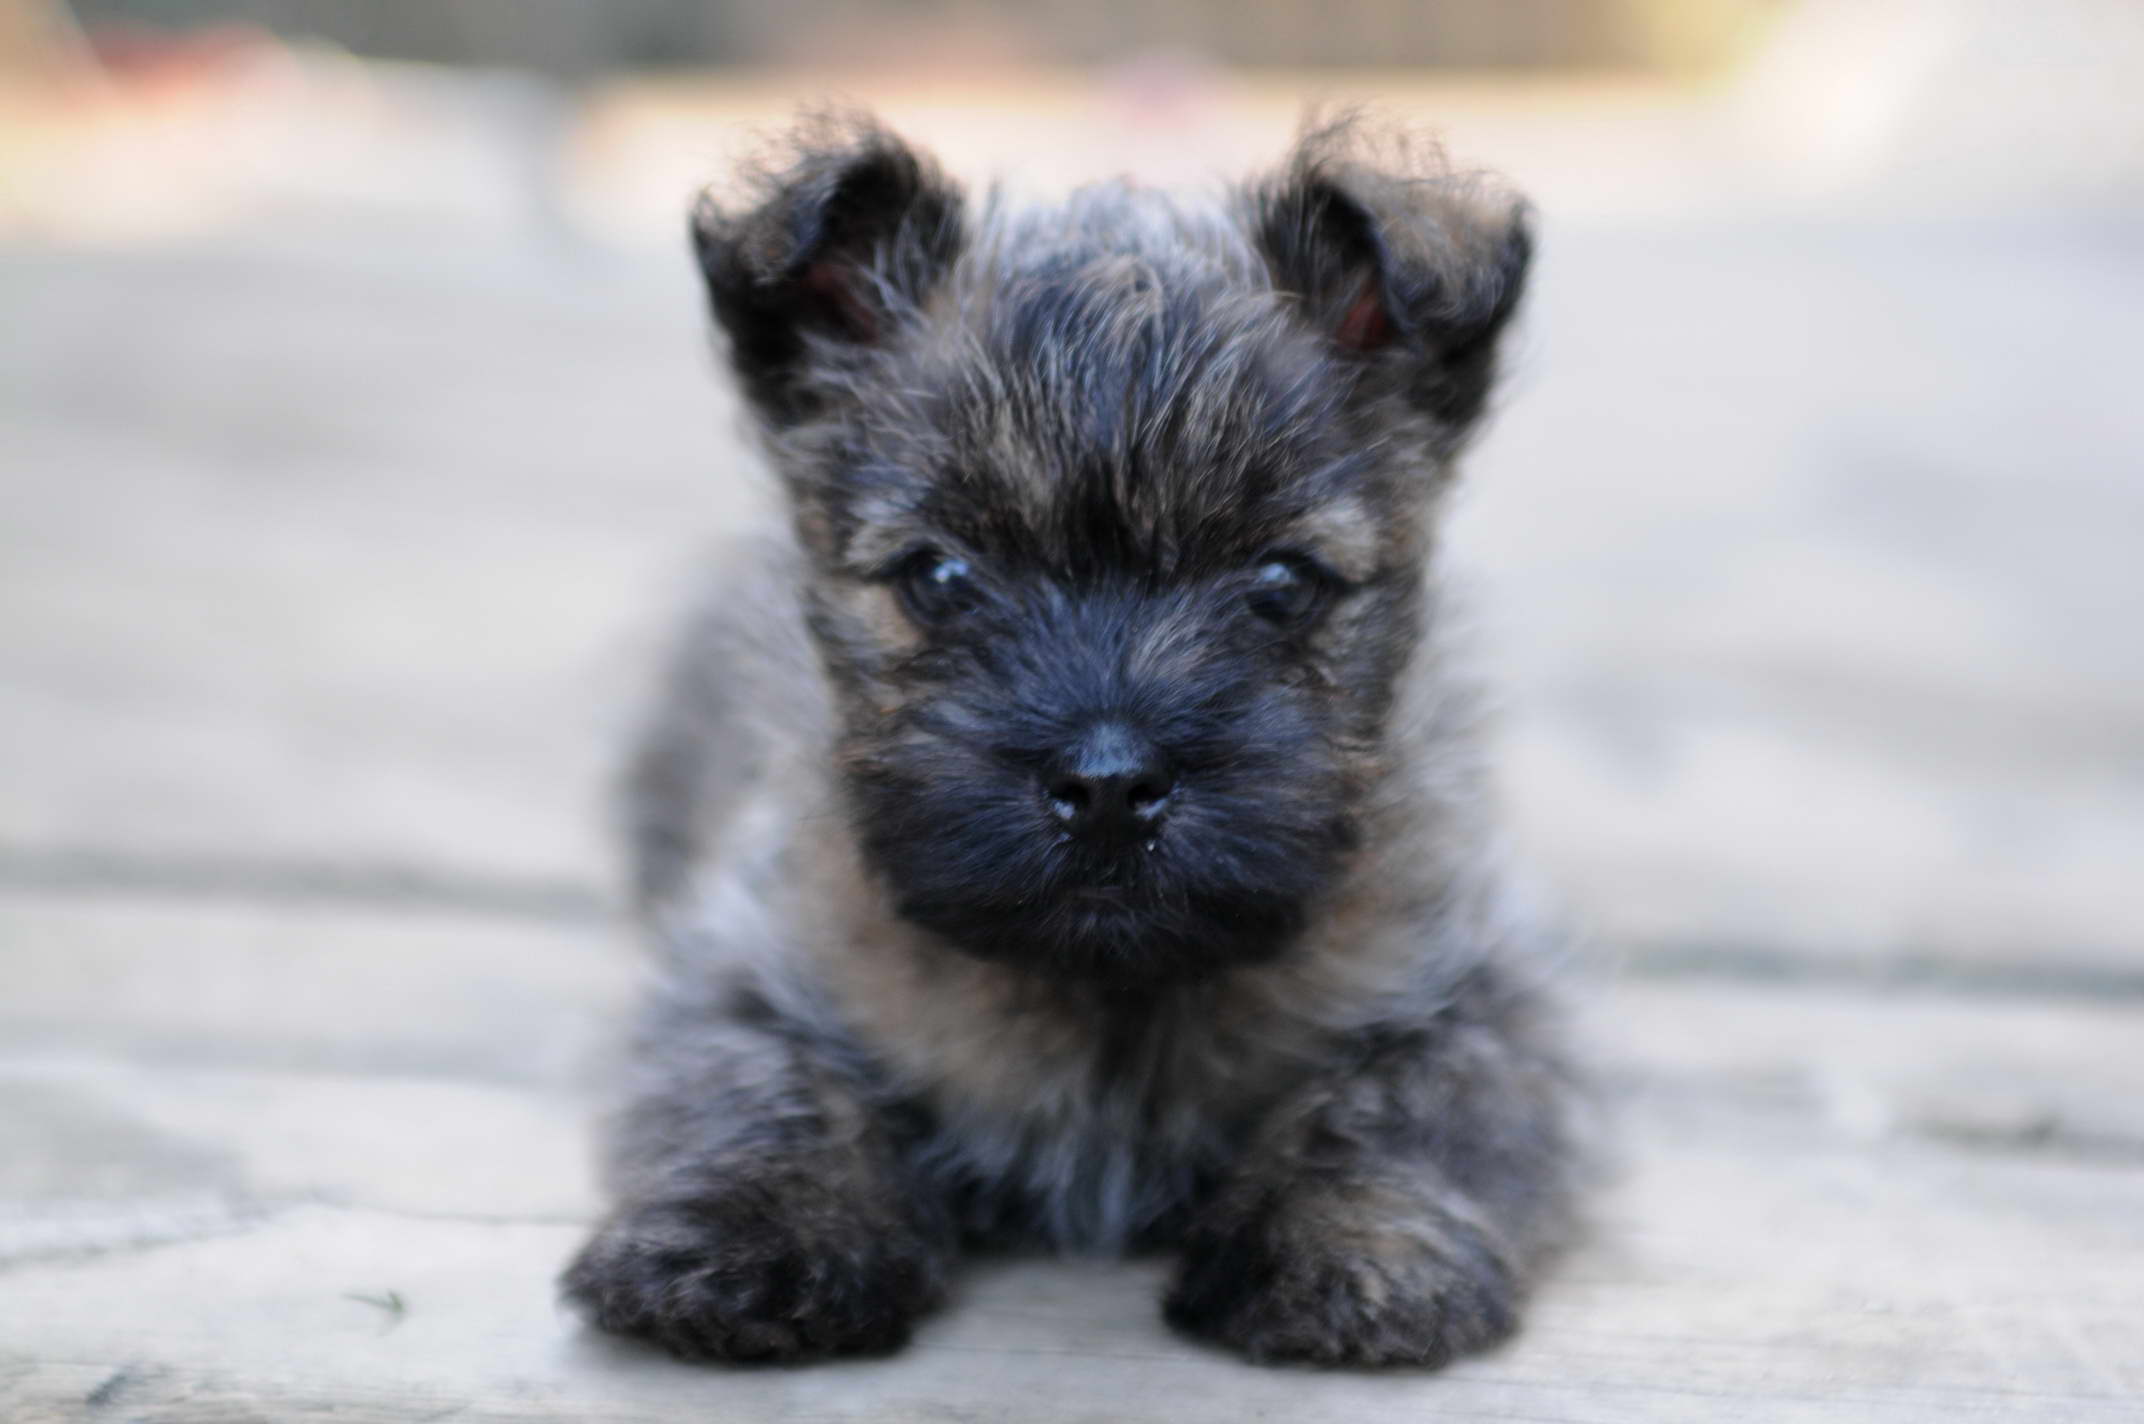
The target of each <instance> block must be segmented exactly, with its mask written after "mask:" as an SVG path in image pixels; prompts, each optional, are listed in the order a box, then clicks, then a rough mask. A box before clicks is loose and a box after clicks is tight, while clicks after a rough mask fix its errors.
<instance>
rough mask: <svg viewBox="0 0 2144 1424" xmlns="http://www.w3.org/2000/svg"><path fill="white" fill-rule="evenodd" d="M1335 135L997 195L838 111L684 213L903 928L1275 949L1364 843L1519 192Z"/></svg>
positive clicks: (1138, 974)
mask: <svg viewBox="0 0 2144 1424" xmlns="http://www.w3.org/2000/svg"><path fill="white" fill-rule="evenodd" d="M1362 147H1363V146H1362V145H1361V144H1360V143H1359V142H1358V140H1357V139H1356V137H1355V136H1354V135H1353V134H1352V133H1350V132H1348V131H1345V130H1342V131H1328V132H1325V133H1321V134H1318V135H1315V136H1313V137H1311V138H1310V139H1308V140H1306V141H1305V142H1304V144H1303V145H1302V146H1301V147H1300V148H1299V149H1298V150H1297V152H1296V153H1295V154H1294V155H1293V156H1292V158H1291V159H1290V160H1289V161H1288V163H1287V164H1286V166H1285V167H1284V168H1283V170H1282V171H1281V172H1280V173H1279V174H1278V175H1276V176H1274V177H1272V178H1271V179H1269V180H1266V181H1263V182H1260V183H1257V184H1254V185H1250V186H1248V187H1246V188H1244V189H1242V190H1240V191H1238V192H1236V193H1235V194H1233V195H1232V196H1231V198H1230V200H1229V201H1228V202H1227V203H1225V204H1222V205H1218V206H1216V207H1215V208H1213V209H1211V210H1190V209H1185V208H1181V207H1178V206H1175V205H1173V204H1171V203H1169V202H1167V201H1165V200H1162V199H1160V198H1158V197H1156V196H1154V195H1151V194H1147V193H1143V192H1140V191H1138V190H1135V189H1131V188H1128V187H1125V186H1122V185H1112V186H1107V187H1101V188H1095V189H1090V190H1086V191H1083V192H1081V193H1079V194H1076V195H1075V196H1074V197H1073V198H1072V199H1071V200H1070V201H1069V202H1068V203H1067V204H1065V205H1064V206H1063V207H1061V208H1057V209H1053V210H1050V211H1047V212H1039V213H1027V214H1010V213H1006V212H1002V211H999V210H997V209H996V208H994V207H992V208H989V209H986V210H984V211H982V212H975V211H972V210H971V209H970V208H969V207H968V205H967V204H966V203H965V201H964V199H963V196H962V194H961V192H960V190H959V189H958V188H956V187H955V186H953V185H952V184H951V183H949V182H948V181H947V180H946V179H945V178H943V177H942V176H941V175H940V174H939V173H938V172H937V171H936V169H935V168H934V167H933V166H932V165H931V164H930V163H929V161H928V160H926V159H925V158H923V157H921V156H919V155H918V154H916V153H914V152H913V151H911V150H910V149H908V148H907V147H905V146H904V145H902V144H901V143H900V142H899V141H897V140H895V139H894V138H892V137H890V136H889V135H887V134H885V133H883V132H882V131H879V130H877V129H875V128H872V127H870V126H868V125H866V124H855V123H852V124H849V125H846V126H831V125H828V126H821V127H819V128H817V129H815V130H813V131H811V132H810V133H808V134H807V135H806V137H805V139H804V141H802V142H801V143H800V144H799V146H798V150H797V153H796V155H795V156H794V158H793V159H792V160H791V161H790V162H788V163H787V164H785V165H784V166H782V167H781V168H779V169H778V170H776V171H770V172H769V173H768V174H766V175H765V176H764V178H763V182H762V191H761V192H760V193H759V194H758V195H757V199H756V201H755V202H753V203H749V204H746V205H743V206H740V207H738V208H737V209H735V210H726V209H723V208H721V207H718V206H717V205H715V204H713V203H712V202H705V203H703V204H702V205H701V207H700V209H699V210H698V211H697V212H696V214H695V216H694V223H693V235H694V241H695V245H696V249H697V252H698V255H699V258H700V262H701V265H702V268H703V270H704V271H705V273H706V276H707V280H708V284H709V289H710V293H711V295H712V299H713V305H714V309H715V313H716V315H717V317H718V319H719V321H720V322H721V324H722V325H723V327H724V328H725V330H726V331H727V333H728V335H729V339H730V347H731V352H732V357H733V360H734V362H735V364H736V367H737V371H738V374H739V376H740V378H741V381H742V384H743V387H744V390H745V392H746V394H747V396H748V398H749V400H750V401H751V403H752V405H753V407H754V409H755V411H756V413H757V415H758V417H759V419H760V421H761V424H762V426H763V428H764V430H765V432H766V434H767V436H768V443H769V448H770V450H771V452H772V454H773V457H774V461H775V464H776V467H777V469H778V470H779V472H780V474H781V476H782V479H783V482H784V484H785V486H786V489H787V491H788V494H789V497H790V500H791V503H792V507H793V511H794V515H795V521H796V528H797V531H798V536H799V539H800V542H801V543H802V545H803V546H804V549H805V552H806V554H807V556H808V561H809V564H810V567H811V568H812V570H813V575H812V580H811V586H810V587H809V589H808V590H807V606H808V608H809V612H810V619H811V626H812V631H813V634H814V636H815V637H816V639H817V640H818V642H819V645H820V649H821V652H822V655H823V659H824V664H825V667H826V671H827V675H828V677H829V679H830V682H831V685H832V687H833V689H834V692H835V697H836V703H837V705H838V707H839V710H840V719H839V721H840V727H841V736H840V745H839V756H840V760H841V765H840V770H841V774H842V777H843V780H844V784H845V786H846V788H847V790H848V793H849V796H850V802H851V807H852V810H853V814H854V816H855V819H856V822H857V825H858V827H859V830H860V836H861V840H862V843H863V845H864V847H865V849H866V852H867V854H868V856H869V857H870V859H871V861H872V863H873V865H874V867H875V868H876V870H877V871H878V872H879V873H881V874H882V875H883V876H884V877H885V878H886V880H887V882H888V884H889V886H890V889H891V891H892V894H893V897H894V899H895V901H896V903H897V904H898V905H899V906H900V910H901V913H902V914H904V915H906V916H907V917H908V918H910V919H911V920H913V921H915V922H917V923H919V924H921V925H923V926H925V927H927V928H929V929H931V930H933V931H936V932H938V933H940V934H942V935H943V936H945V937H946V938H947V939H948V940H950V941H951V942H952V943H953V944H955V945H957V946H959V947H960V948H962V949H964V950H967V951H969V952H971V953H974V954H978V955H983V956H987V957H991V958H996V959H1003V960H1006V961H1010V962H1014V963H1017V964H1020V965H1023V966H1027V967H1030V968H1032V969H1034V970H1036V971H1038V972H1043V973H1052V974H1060V975H1075V976H1081V977H1099V978H1104V979H1114V980H1118V981H1121V982H1128V983H1143V982H1152V981H1158V980H1169V979H1181V978H1188V977H1196V976H1198V975H1202V974H1207V973H1211V972H1213V971H1215V970H1218V969H1221V968H1224V967H1226V966H1229V965H1232V964H1240V963H1246V962H1252V961H1256V960H1259V959H1262V958H1267V957H1270V956H1272V955H1274V954H1277V953H1279V952H1281V951H1283V950H1284V949H1285V948H1286V947H1287V946H1288V944H1289V942H1290V941H1291V939H1292V938H1293V937H1294V936H1295V935H1296V933H1297V932H1298V930H1299V929H1300V928H1301V926H1302V925H1303V923H1304V921H1305V919H1306V916H1307V915H1308V914H1309V913H1310V912H1311V910H1312V909H1313V908H1314V906H1315V904H1316V901H1317V899H1318V897H1319V895H1320V893H1321V892H1322V891H1324V890H1325V889H1326V888H1327V887H1329V886H1330V885H1331V884H1332V882H1333V880H1334V878H1335V877H1336V875H1337V874H1338V873H1339V872H1340V870H1341V869H1342V868H1343V866H1344V865H1345V863H1346V861H1347V859H1348V857H1349V855H1350V852H1351V850H1352V848H1353V847H1354V845H1355V844H1356V842H1357V841H1358V839H1359V838H1360V834H1361V832H1362V830H1363V813H1364V811H1365V809H1366V804H1367V799H1368V797H1369V796H1370V794H1371V793H1372V791H1373V789H1374V787H1375V785H1376V783H1377V781H1378V778H1379V776H1380V775H1381V774H1382V772H1383V770H1384V767H1385V760H1386V758H1385V750H1386V740H1385V739H1386V724H1387V721H1388V716H1389V712H1390V709H1391V705H1392V702H1393V697H1394V690H1395V685H1396V683H1397V681H1398V679H1399V677H1400V676H1401V674H1402V672H1403V671H1404V670H1405V668H1406V665H1407V663H1408V661H1409V659H1410V657H1411V656H1412V655H1413V653H1414V650H1415V646H1416V644H1417V642H1418V641H1419V639H1418V632H1419V621H1420V617H1421V601H1422V577H1423V565H1424V562H1425V559H1426V558H1427V555H1428V548H1429V537H1430V523H1431V514H1432V512H1433V507H1434V505H1435V503H1436V496H1437V494H1438V492H1439V490H1440V489H1441V488H1442V486H1443V483H1444V481H1445V477H1446V472H1447V469H1448V465H1449V462H1450V459H1451V457H1452V455H1453V453H1454V452H1455V450H1456V449H1457V448H1458V446H1459V444H1460V442H1461V441H1462V439H1463V438H1464V436H1465V435H1466V433H1467V431H1468V429H1469V427H1470V426H1471V425H1472V423H1473V422H1474V421H1475V419H1476V417H1477V416H1478V415H1479V413H1480V411H1481V408H1482V405H1483V402H1484V400H1485V398H1486V395H1487V392H1488V389H1489V385H1490V381H1491V377H1492V367H1493V362H1494V349H1495V343H1496V338H1497V336H1498V333H1499V331H1500V330H1501V329H1502V327H1503V326H1504V324H1505V322H1506V320H1507V318H1508V317H1509V316H1510V314H1511V312H1512V309H1513V307H1514V306H1515V304H1516V303H1517V300H1518V296H1519V292H1520V286H1521V283H1522V280H1523V277H1524V273H1525V268H1526V263H1527V256H1528V250H1529V242H1528V236H1527V232H1526V228H1525V225H1524V222H1523V215H1522V214H1521V212H1520V211H1519V210H1518V208H1517V207H1516V205H1515V204H1513V203H1512V202H1510V201H1509V200H1508V199H1501V198H1497V197H1495V196H1494V195H1490V194H1485V193H1484V192H1483V191H1481V190H1480V189H1479V188H1478V187H1476V186H1474V185H1469V184H1466V183H1463V182H1460V181H1458V180H1455V179H1453V178H1451V177H1449V176H1447V175H1446V174H1444V173H1443V172H1442V170H1441V169H1438V168H1435V167H1426V168H1410V167H1408V166H1406V165H1404V164H1401V165H1399V166H1393V165H1391V164H1380V163H1378V162H1375V161H1372V160H1371V159H1368V158H1366V157H1364V156H1362Z"/></svg>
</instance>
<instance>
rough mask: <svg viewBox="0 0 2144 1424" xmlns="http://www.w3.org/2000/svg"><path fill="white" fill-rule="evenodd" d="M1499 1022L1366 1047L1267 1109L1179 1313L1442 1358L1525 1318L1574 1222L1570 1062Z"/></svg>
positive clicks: (1262, 1346)
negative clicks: (1525, 1305) (1539, 1280)
mask: <svg viewBox="0 0 2144 1424" xmlns="http://www.w3.org/2000/svg"><path fill="white" fill-rule="evenodd" d="M1530 1037H1531V1034H1530V1033H1529V1032H1528V1030H1527V1029H1526V1027H1525V1026H1524V1025H1523V1024H1521V1023H1518V1022H1515V1021H1510V1020H1502V1021H1500V1020H1499V1019H1497V1018H1490V1019H1482V1018H1472V1017H1446V1018H1443V1019H1440V1020H1439V1021H1438V1022H1436V1023H1434V1024H1432V1025H1429V1026H1427V1027H1424V1028H1421V1029H1418V1030H1409V1031H1405V1032H1399V1033H1395V1034H1392V1035H1389V1036H1387V1037H1386V1038H1384V1040H1383V1041H1382V1042H1379V1043H1377V1044H1375V1045H1373V1046H1370V1047H1368V1048H1367V1049H1366V1051H1365V1053H1364V1054H1363V1055H1362V1056H1361V1057H1360V1058H1358V1059H1357V1060H1356V1063H1355V1065H1354V1066H1353V1067H1352V1069H1351V1070H1350V1071H1346V1072H1342V1073H1338V1074H1335V1075H1332V1076H1330V1077H1326V1078H1323V1079H1320V1080H1318V1081H1315V1082H1313V1083H1311V1084H1309V1085H1306V1086H1305V1087H1304V1088H1302V1089H1301V1090H1299V1091H1298V1092H1297V1093H1295V1094H1294V1095H1293V1096H1292V1097H1290V1098H1288V1099H1287V1100H1285V1101H1284V1102H1283V1103H1282V1104H1281V1105H1280V1106H1279V1107H1278V1108H1277V1109H1276V1110H1275V1111H1274V1112H1273V1113H1272V1115H1271V1116H1270V1117H1269V1118H1268V1119H1267V1120H1266V1121H1265V1123H1264V1124H1263V1126H1262V1127H1261V1128H1260V1130H1259V1132H1258V1133H1257V1135H1256V1137H1255V1139H1254V1142H1253V1144H1252V1147H1251V1149H1250V1150H1249V1152H1248V1153H1247V1154H1246V1155H1245V1157H1244V1159H1243V1160H1242V1161H1241V1162H1240V1164H1239V1165H1238V1167H1237V1169H1236V1171H1235V1173H1234V1174H1233V1176H1232V1177H1231V1178H1230V1179H1229V1180H1228V1181H1227V1182H1226V1184H1225V1185H1224V1186H1223V1188H1222V1190H1221V1192H1220V1193H1219V1195H1218V1196H1217V1197H1216V1198H1215V1200H1214V1201H1212V1202H1211V1203H1209V1204H1208V1205H1207V1206H1206V1208H1205V1209H1204V1210H1203V1212H1202V1213H1201V1214H1200V1215H1199V1216H1198V1217H1197V1218H1196V1219H1195V1220H1194V1222H1193V1224H1192V1227H1191V1229H1190V1231H1189V1232H1188V1233H1187V1235H1186V1239H1185V1246H1184V1258H1183V1262H1182V1265H1181V1268H1180V1270H1179V1273H1178V1276H1177V1279H1176V1283H1175V1285H1174V1286H1173V1287H1172V1288H1171V1290H1170V1292H1169V1295H1168V1297H1167V1299H1166V1301H1165V1302H1164V1305H1163V1310H1164V1313H1165V1314H1166V1316H1167V1317H1168V1319H1169V1321H1170V1323H1171V1324H1173V1325H1175V1326H1177V1327H1178V1328H1179V1329H1182V1330H1185V1331H1187V1332H1189V1333H1191V1334H1194V1335H1199V1336H1204V1337H1206V1338H1208V1339H1212V1340H1215V1341H1217V1342H1219V1343H1221V1344H1224V1345H1227V1346H1230V1347H1232V1348H1234V1349H1236V1350H1239V1351H1241V1352H1242V1353H1244V1354H1246V1355H1248V1356H1250V1357H1251V1358H1252V1359H1256V1360H1304V1361H1312V1362H1316V1363H1320V1364H1354V1365H1427V1366H1437V1365H1442V1364H1445V1363H1447V1362H1448V1361H1450V1360H1453V1359H1455V1358H1457V1357H1459V1356H1461V1355H1465V1354H1469V1353H1472V1352H1474V1351H1476V1350H1481V1349H1485V1348H1487V1347H1488V1346H1490V1345H1493V1344H1496V1343H1497V1342H1498V1341H1500V1340H1502V1339H1504V1338H1505V1337H1507V1336H1508V1335H1510V1334H1511V1333H1512V1331H1513V1330H1515V1329H1516V1328H1517V1325H1518V1311H1519V1306H1520V1303H1521V1301H1522V1299H1523V1297H1524V1295H1525V1292H1526V1288H1527V1286H1528V1284H1529V1282H1530V1278H1531V1276H1532V1274H1533V1273H1534V1271H1535V1270H1536V1268H1537V1267H1538V1266H1539V1265H1540V1264H1541V1263H1542V1262H1543V1259H1544V1258H1545V1257H1546V1256H1547V1255H1548V1254H1549V1252H1550V1251H1551V1250H1552V1248H1553V1247H1554V1246H1555V1245H1557V1244H1558V1243H1559V1242H1560V1240H1561V1238H1562V1237H1563V1236H1564V1234H1565V1232H1566V1229H1567V1211H1568V1208H1567V1200H1568V1190H1569V1184H1570V1177H1571V1175H1572V1167H1571V1160H1570V1159H1571V1146H1570V1142H1569V1135H1570V1134H1569V1129H1568V1116H1567V1102H1568V1099H1569V1097H1570V1093H1571V1089H1570V1087H1569V1085H1568V1078H1567V1076H1566V1074H1565V1073H1564V1071H1563V1070H1562V1068H1561V1066H1560V1065H1559V1064H1558V1063H1557V1062H1556V1061H1555V1060H1554V1059H1553V1058H1552V1057H1551V1056H1549V1055H1548V1054H1546V1053H1544V1052H1542V1051H1539V1050H1538V1049H1536V1048H1535V1047H1534V1046H1533V1045H1532V1044H1531V1043H1530V1042H1529V1041H1528V1040H1529V1038H1530Z"/></svg>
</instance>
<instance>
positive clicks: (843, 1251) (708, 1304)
mask: <svg viewBox="0 0 2144 1424" xmlns="http://www.w3.org/2000/svg"><path fill="white" fill-rule="evenodd" d="M816 1195H817V1194H815V1193H813V1192H811V1191H810V1189H809V1188H798V1189H796V1190H791V1191H784V1192H781V1193H774V1192H763V1191H731V1192H727V1193H724V1194H722V1195H720V1196H717V1197H714V1198H710V1199H708V1200H703V1201H694V1202H690V1203H664V1204H657V1205H643V1206H636V1207H626V1208H623V1209H621V1210H620V1211H619V1212H618V1213H617V1214H616V1215H614V1216H613V1217H612V1218H611V1219H610V1220H609V1221H607V1222H605V1223H604V1224H603V1226H602V1227H601V1228H600V1229H599V1230H598V1231H597V1232H596V1234H595V1236H594V1238H593V1239H591V1240H590V1241H589V1243H588V1244H587V1245H586V1246H585V1247H583V1248H582V1250H581V1254H580V1256H579V1257H578V1258H577V1259H576V1260H575V1261H574V1263H573V1264H572V1266H570V1267H568V1268H567V1271H566V1274H565V1276H564V1278H563V1280H562V1281H561V1282H560V1284H561V1287H562V1289H563V1291H564V1293H565V1295H566V1297H567V1299H569V1300H571V1301H573V1302H574V1303H575V1304H576V1305H578V1306H579V1307H580V1308H581V1309H582V1310H583V1311H584V1312H585V1313H586V1314H587V1316H588V1318H589V1319H590V1320H592V1321H593V1322H594V1323H595V1324H596V1325H598V1326H600V1327H602V1328H603V1329H605V1330H608V1331H611V1332H612V1333H614V1334H618V1335H630V1336H633V1337H635V1338H638V1339H642V1340H647V1341H651V1342H652V1343H654V1344H657V1345H660V1346H662V1347H663V1348H664V1349H666V1350H668V1351H669V1352H670V1353H671V1354H673V1355H676V1356H677V1357H678V1358H680V1359H685V1360H724V1361H731V1362H739V1363H742V1362H772V1361H782V1360H805V1359H815V1358H822V1357H825V1356H829V1355H869V1354H883V1353H885V1352H887V1351H889V1350H895V1349H898V1348H900V1347H901V1346H902V1345H903V1344H906V1343H907V1341H908V1336H909V1331H910V1329H911V1328H912V1327H913V1325H914V1323H915V1321H916V1319H917V1318H918V1317H919V1316H921V1315H923V1314H924V1313H925V1312H926V1311H928V1310H929V1309H931V1307H933V1306H934V1305H936V1304H937V1303H938V1302H939V1301H940V1300H941V1299H942V1298H943V1297H944V1295H945V1263H946V1253H945V1251H944V1249H943V1248H942V1247H941V1246H940V1245H939V1244H938V1243H937V1242H935V1241H934V1240H932V1239H931V1238H930V1237H929V1236H927V1235H926V1234H924V1233H923V1232H922V1231H921V1230H919V1229H918V1228H917V1227H916V1226H915V1225H914V1224H912V1223H909V1222H903V1221H897V1220H896V1221H888V1220H886V1219H884V1215H883V1213H876V1214H874V1213H870V1212H864V1211H855V1210H849V1209H845V1208H844V1207H843V1206H842V1205H841V1204H840V1203H838V1202H833V1201H829V1200H826V1199H824V1198H823V1197H820V1198H819V1199H816V1200H814V1199H812V1198H813V1197H814V1196H816ZM777 1197H782V1198H788V1200H777ZM798 1198H803V1200H798Z"/></svg>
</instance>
